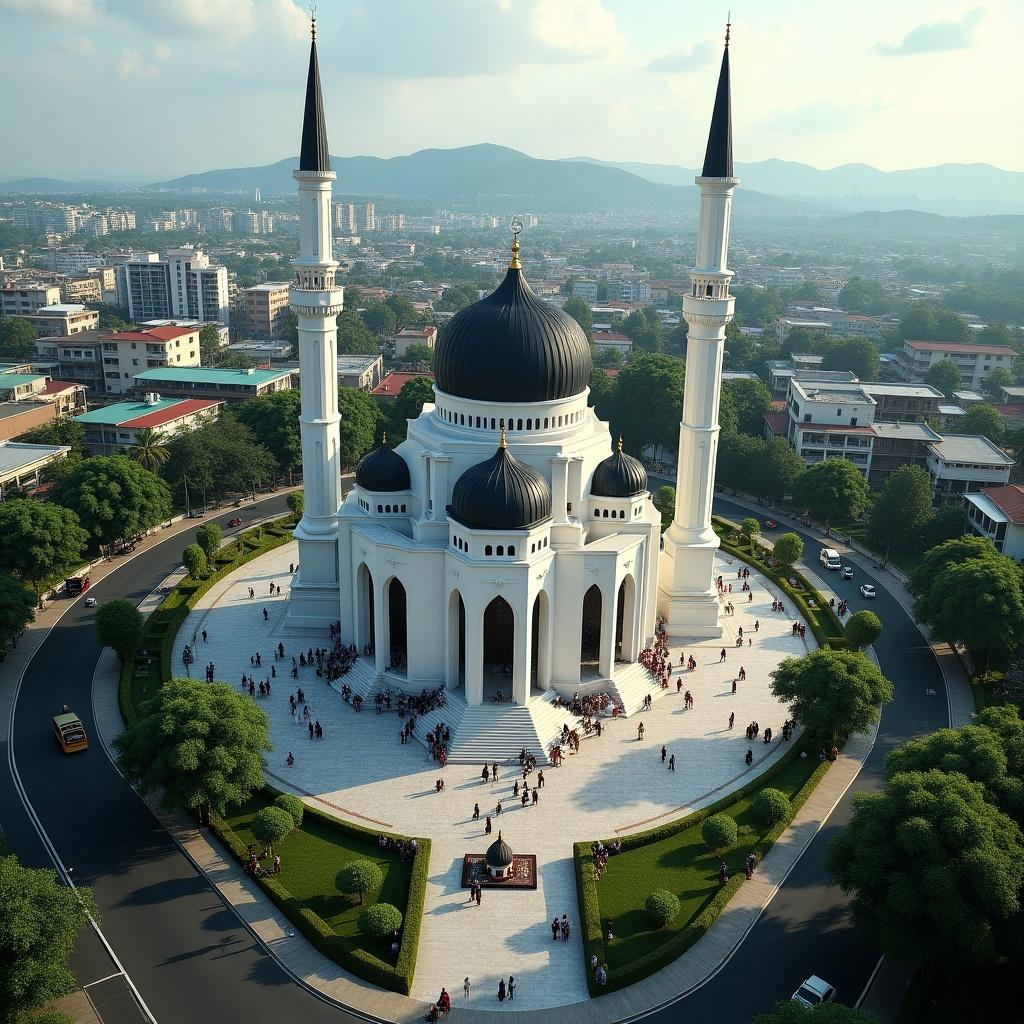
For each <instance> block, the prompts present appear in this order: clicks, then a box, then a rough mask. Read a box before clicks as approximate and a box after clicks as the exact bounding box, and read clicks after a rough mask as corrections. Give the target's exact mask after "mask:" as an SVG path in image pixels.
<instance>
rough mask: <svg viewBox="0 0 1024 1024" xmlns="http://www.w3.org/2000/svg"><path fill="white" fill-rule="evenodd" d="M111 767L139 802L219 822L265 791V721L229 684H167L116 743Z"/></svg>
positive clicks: (176, 681) (188, 681) (181, 681)
mask: <svg viewBox="0 0 1024 1024" xmlns="http://www.w3.org/2000/svg"><path fill="white" fill-rule="evenodd" d="M114 746H115V748H116V749H117V755H118V756H117V762H118V765H119V766H120V768H121V771H122V772H124V774H125V776H126V777H127V778H128V781H129V782H130V783H131V784H132V785H135V786H136V787H137V788H138V789H139V790H140V791H141V792H142V794H143V795H145V794H146V793H149V792H151V791H152V790H155V789H162V790H163V804H164V806H165V807H167V808H168V809H170V810H176V811H184V812H185V813H188V814H196V813H202V814H205V813H206V812H208V811H210V810H212V811H215V812H216V813H217V814H219V815H223V814H225V813H226V811H227V808H228V807H229V806H237V805H238V804H241V803H244V802H245V801H246V800H248V799H249V797H250V796H252V794H253V793H254V792H256V790H258V789H260V788H261V787H262V785H263V770H264V768H265V767H266V765H265V762H264V754H265V753H266V752H267V751H269V750H270V749H271V746H270V735H269V726H268V723H267V716H266V715H265V714H264V713H263V712H262V711H261V710H260V708H258V707H257V706H256V704H254V703H253V701H251V700H249V698H248V697H244V696H242V694H240V693H236V692H235V689H234V687H232V686H229V685H228V684H227V683H212V684H211V683H205V682H200V681H199V680H196V679H172V680H170V681H169V682H167V683H165V684H164V685H163V686H162V687H161V688H160V691H159V693H158V694H157V696H156V697H155V698H154V699H153V700H152V701H151V702H150V704H149V705H148V706H147V707H146V708H145V709H144V712H143V714H141V715H140V716H139V717H138V718H137V719H136V720H135V721H134V722H131V723H130V724H129V725H128V727H127V728H126V729H125V731H124V732H123V733H121V735H120V736H118V737H117V739H116V740H114Z"/></svg>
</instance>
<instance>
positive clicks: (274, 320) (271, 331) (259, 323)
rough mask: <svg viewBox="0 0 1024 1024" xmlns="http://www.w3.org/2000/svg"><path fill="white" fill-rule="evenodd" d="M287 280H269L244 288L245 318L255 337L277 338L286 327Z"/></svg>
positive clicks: (251, 333)
mask: <svg viewBox="0 0 1024 1024" xmlns="http://www.w3.org/2000/svg"><path fill="white" fill-rule="evenodd" d="M288 287H289V283H288V282H287V281H267V282H266V283H265V284H257V285H254V286H253V287H252V288H245V289H243V295H244V296H245V318H246V324H247V326H248V330H249V334H250V335H252V337H254V338H276V337H279V336H280V335H281V333H282V332H283V331H284V329H285V325H286V323H287V319H288Z"/></svg>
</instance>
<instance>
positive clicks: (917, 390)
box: [815, 380, 942, 398]
mask: <svg viewBox="0 0 1024 1024" xmlns="http://www.w3.org/2000/svg"><path fill="white" fill-rule="evenodd" d="M857 386H858V387H859V388H862V389H863V390H864V391H866V392H867V393H868V394H869V395H892V396H901V397H903V398H942V392H941V391H939V390H938V388H933V387H932V386H931V384H903V383H901V382H895V383H890V382H888V381H873V380H872V381H860V383H859V384H858V385H857ZM815 387H816V388H817V389H818V390H819V391H837V390H842V389H843V388H844V385H843V384H842V383H836V382H834V381H820V382H818V383H816V384H815Z"/></svg>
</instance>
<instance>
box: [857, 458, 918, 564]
mask: <svg viewBox="0 0 1024 1024" xmlns="http://www.w3.org/2000/svg"><path fill="white" fill-rule="evenodd" d="M934 514H935V513H934V511H933V509H932V482H931V478H930V477H929V476H928V471H927V470H925V469H923V468H922V467H921V466H900V468H899V469H897V470H896V472H895V473H893V474H892V475H891V476H890V477H889V479H888V480H886V482H885V487H884V488H883V489H882V493H881V494H880V495H879V496H878V498H876V499H875V504H874V507H873V508H872V509H871V518H870V519H869V520H868V540H869V542H870V543H871V544H872V545H874V547H875V548H877V549H878V550H879V551H887V550H888V549H889V548H890V547H893V548H897V549H899V550H903V551H917V550H919V548H920V544H921V538H922V531H923V530H924V528H925V526H926V525H927V524H928V523H929V522H930V521H931V519H932V517H933V516H934Z"/></svg>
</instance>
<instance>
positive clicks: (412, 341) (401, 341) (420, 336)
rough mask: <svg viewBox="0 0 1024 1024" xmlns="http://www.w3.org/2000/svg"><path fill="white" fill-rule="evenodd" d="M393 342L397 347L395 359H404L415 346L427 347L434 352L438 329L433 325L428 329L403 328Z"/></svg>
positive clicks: (427, 327)
mask: <svg viewBox="0 0 1024 1024" xmlns="http://www.w3.org/2000/svg"><path fill="white" fill-rule="evenodd" d="M391 340H392V341H393V342H394V345H395V358H396V359H404V358H405V356H406V354H407V353H408V351H409V349H410V347H411V346H413V345H426V346H427V348H429V349H431V350H433V348H434V342H435V341H436V340H437V328H436V327H435V326H434V325H433V324H429V325H428V326H426V327H403V328H402V330H400V331H399V332H398V333H397V334H396V335H394V337H393V338H392V339H391Z"/></svg>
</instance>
